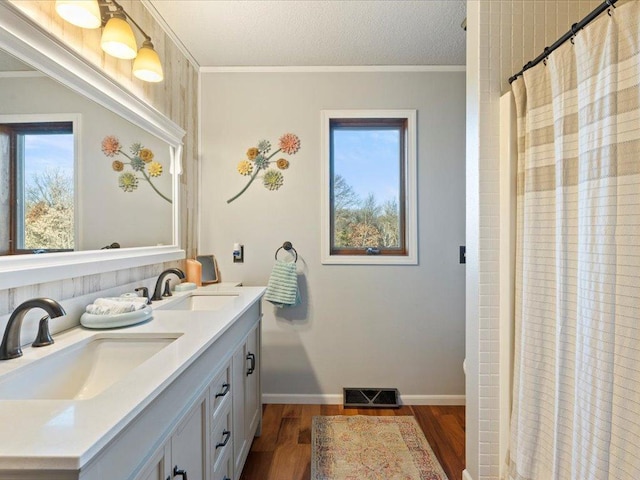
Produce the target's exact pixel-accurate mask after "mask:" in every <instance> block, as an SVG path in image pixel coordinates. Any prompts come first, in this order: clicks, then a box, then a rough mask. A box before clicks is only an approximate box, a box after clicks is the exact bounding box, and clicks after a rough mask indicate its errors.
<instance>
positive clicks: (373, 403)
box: [343, 388, 400, 408]
mask: <svg viewBox="0 0 640 480" xmlns="http://www.w3.org/2000/svg"><path fill="white" fill-rule="evenodd" d="M343 392H344V407H345V408H349V407H355V408H366V407H371V408H398V407H399V406H400V404H399V403H398V389H397V388H344V389H343Z"/></svg>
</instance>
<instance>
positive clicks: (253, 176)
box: [227, 148, 282, 203]
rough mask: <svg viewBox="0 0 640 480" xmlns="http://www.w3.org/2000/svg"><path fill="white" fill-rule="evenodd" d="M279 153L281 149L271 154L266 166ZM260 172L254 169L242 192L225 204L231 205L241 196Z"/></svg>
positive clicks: (258, 169)
mask: <svg viewBox="0 0 640 480" xmlns="http://www.w3.org/2000/svg"><path fill="white" fill-rule="evenodd" d="M280 151H282V149H281V148H279V149H278V150H276V151H275V152H273V153H272V154H271V155H269V156H268V157H267V162H266V163H267V165H269V163H270V160H271V159H272V158H273V157H274V156H275V154H276V153H279V152H280ZM260 170H262V169H261V168H256V171H255V172H253V175H251V178H250V179H249V181H248V182H247V184H246V185H245V186H244V188H243V189H242V190H240V191H239V192H238V193H237V194H236V195H234V196H233V197H231V198H230V199H229V200H227V203H231V202H233V201H234V200H235V199H236V198H238V197H239V196H240V195H242V194H243V193H244V192H246V191H247V188H249V185H251V184H252V183H253V181H254V180H255V179H256V177H257V176H258V173H260Z"/></svg>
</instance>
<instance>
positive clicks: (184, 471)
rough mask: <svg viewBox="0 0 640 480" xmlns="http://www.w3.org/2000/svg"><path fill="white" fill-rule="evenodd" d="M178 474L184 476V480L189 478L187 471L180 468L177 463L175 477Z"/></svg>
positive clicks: (174, 468)
mask: <svg viewBox="0 0 640 480" xmlns="http://www.w3.org/2000/svg"><path fill="white" fill-rule="evenodd" d="M178 475H180V476H181V477H182V480H187V471H186V470H180V469H178V465H176V466H174V467H173V478H176V476H178Z"/></svg>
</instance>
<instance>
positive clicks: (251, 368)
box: [247, 352, 256, 377]
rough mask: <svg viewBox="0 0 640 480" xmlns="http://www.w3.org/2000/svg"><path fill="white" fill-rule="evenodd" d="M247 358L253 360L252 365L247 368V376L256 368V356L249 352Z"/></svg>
mask: <svg viewBox="0 0 640 480" xmlns="http://www.w3.org/2000/svg"><path fill="white" fill-rule="evenodd" d="M247 360H249V361H250V362H251V366H250V367H249V368H248V369H247V377H248V376H249V375H251V374H252V373H253V372H254V371H255V369H256V356H255V355H254V354H253V353H251V352H249V353H247Z"/></svg>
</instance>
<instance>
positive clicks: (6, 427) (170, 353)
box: [0, 286, 264, 480]
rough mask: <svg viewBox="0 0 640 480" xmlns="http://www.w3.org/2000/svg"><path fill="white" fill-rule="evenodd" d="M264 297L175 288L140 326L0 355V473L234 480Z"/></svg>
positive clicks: (252, 389)
mask: <svg viewBox="0 0 640 480" xmlns="http://www.w3.org/2000/svg"><path fill="white" fill-rule="evenodd" d="M263 293H264V289H263V288H261V287H241V288H224V287H216V286H212V287H204V288H200V289H197V290H193V291H190V292H184V293H179V294H175V296H174V297H172V298H171V299H169V300H162V301H159V302H154V303H153V307H154V310H153V317H152V319H151V320H150V321H148V322H146V323H143V324H139V325H135V326H131V327H127V328H121V329H114V330H88V329H84V328H81V327H78V328H74V329H72V330H69V331H67V332H64V333H61V334H59V335H56V336H55V337H54V339H55V341H56V343H55V344H54V345H51V346H48V347H45V348H40V349H34V348H31V347H28V348H24V356H23V357H20V358H18V359H14V360H8V361H5V362H1V363H0V434H1V436H2V439H1V440H0V478H2V479H6V480H9V479H16V480H17V479H34V480H35V479H47V480H67V479H82V480H98V479H101V480H107V479H109V480H114V479H118V480H120V479H135V480H138V479H139V480H151V479H154V480H167V479H174V478H176V479H184V480H187V479H188V478H190V479H191V480H198V479H211V480H237V479H238V478H239V477H240V474H241V472H242V467H243V465H244V462H245V460H246V457H247V455H248V452H249V448H250V446H251V442H252V439H253V437H254V436H255V435H257V434H259V433H260V427H261V420H262V406H261V400H260V397H261V389H260V319H261V315H262V314H261V307H260V299H261V297H262V295H263ZM114 352H115V353H114ZM118 352H120V353H118ZM47 371H48V372H49V374H48V375H46V374H45V375H43V374H42V372H47ZM71 377H73V378H71Z"/></svg>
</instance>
